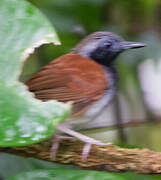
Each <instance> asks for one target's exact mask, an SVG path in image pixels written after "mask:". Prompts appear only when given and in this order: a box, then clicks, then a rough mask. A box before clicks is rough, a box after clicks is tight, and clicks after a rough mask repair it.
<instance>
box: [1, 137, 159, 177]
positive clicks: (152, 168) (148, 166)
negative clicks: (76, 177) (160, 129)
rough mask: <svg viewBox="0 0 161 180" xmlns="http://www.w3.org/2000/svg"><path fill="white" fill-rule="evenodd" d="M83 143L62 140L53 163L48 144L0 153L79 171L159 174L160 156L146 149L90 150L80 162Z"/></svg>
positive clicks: (49, 142) (105, 148) (10, 149)
mask: <svg viewBox="0 0 161 180" xmlns="http://www.w3.org/2000/svg"><path fill="white" fill-rule="evenodd" d="M83 145H84V144H83V143H81V142H79V141H72V140H64V141H62V142H61V144H60V148H59V151H58V153H57V156H56V159H55V160H53V159H51V157H50V148H51V140H47V141H44V142H41V143H38V144H34V145H31V146H25V147H12V148H2V147H1V148H0V152H6V153H12V154H16V155H19V156H23V157H30V158H31V157H32V158H37V159H41V160H46V161H51V162H56V163H62V164H73V165H76V166H78V167H79V168H80V169H89V170H98V171H114V172H121V171H124V172H125V171H132V172H137V173H144V174H152V173H153V174H154V173H161V152H154V151H151V150H149V149H127V148H120V147H118V146H115V145H109V146H104V147H101V146H95V145H93V146H92V149H91V152H90V154H89V156H88V161H86V162H83V161H82V159H81V152H82V147H83Z"/></svg>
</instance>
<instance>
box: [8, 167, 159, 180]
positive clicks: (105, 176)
mask: <svg viewBox="0 0 161 180" xmlns="http://www.w3.org/2000/svg"><path fill="white" fill-rule="evenodd" d="M23 179H25V180H30V179H32V180H41V179H43V180H50V179H51V180H64V179H65V180H136V179H137V180H157V179H158V180H159V179H161V176H160V175H157V176H156V175H144V174H135V173H131V172H128V173H112V172H99V171H87V170H70V169H57V168H55V169H42V170H34V171H29V172H23V173H20V174H18V175H16V176H12V177H10V178H8V179H7V180H23Z"/></svg>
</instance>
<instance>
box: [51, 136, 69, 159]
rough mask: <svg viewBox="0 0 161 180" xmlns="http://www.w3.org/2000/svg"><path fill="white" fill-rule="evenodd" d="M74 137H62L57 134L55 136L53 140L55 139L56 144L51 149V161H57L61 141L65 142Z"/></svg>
mask: <svg viewBox="0 0 161 180" xmlns="http://www.w3.org/2000/svg"><path fill="white" fill-rule="evenodd" d="M71 138H72V137H68V136H61V135H57V134H54V135H53V139H54V143H53V145H52V147H51V154H50V155H51V159H55V157H56V154H57V151H58V149H59V144H60V141H61V140H63V139H71Z"/></svg>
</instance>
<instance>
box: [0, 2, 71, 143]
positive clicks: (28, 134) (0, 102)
mask: <svg viewBox="0 0 161 180" xmlns="http://www.w3.org/2000/svg"><path fill="white" fill-rule="evenodd" d="M0 27H1V28H0V42H1V43H0V146H20V145H21V146H22V145H27V144H32V143H35V142H39V141H41V140H43V139H46V138H48V137H49V136H51V135H52V134H53V132H54V126H55V125H56V124H58V123H59V122H61V121H62V120H63V119H64V118H65V117H66V116H67V115H68V114H69V110H70V105H69V104H63V103H60V102H57V101H48V102H45V103H43V102H41V101H39V100H36V99H35V98H34V97H33V94H32V93H30V92H28V91H27V88H26V86H25V85H24V84H22V83H20V82H19V80H18V79H19V75H20V74H21V71H22V67H23V62H24V60H25V59H26V58H27V57H28V56H29V54H30V53H32V52H33V51H34V49H35V48H36V47H38V46H40V45H41V44H44V43H55V44H59V40H58V37H57V35H56V32H55V30H54V29H53V27H52V25H51V24H50V23H49V22H48V20H47V19H46V18H45V16H43V15H42V14H41V12H40V11H39V10H37V9H36V8H35V7H33V6H32V5H31V4H30V3H28V2H26V1H24V0H21V1H20V0H1V1H0Z"/></svg>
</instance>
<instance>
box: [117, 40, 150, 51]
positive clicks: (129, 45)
mask: <svg viewBox="0 0 161 180" xmlns="http://www.w3.org/2000/svg"><path fill="white" fill-rule="evenodd" d="M120 46H121V49H122V50H126V49H134V48H142V47H145V46H147V45H146V44H145V43H140V42H129V41H122V42H121V44H120Z"/></svg>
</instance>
